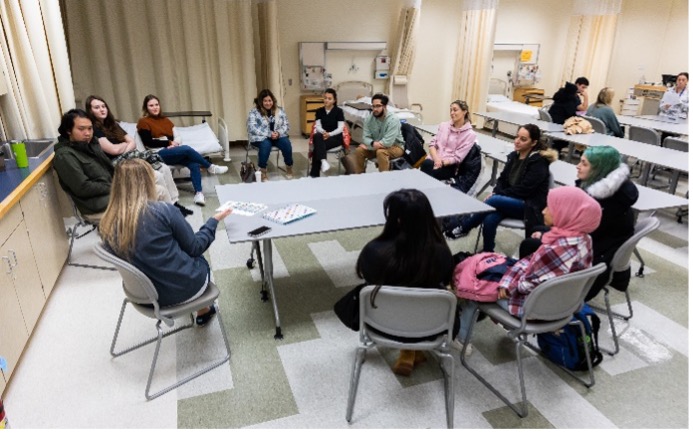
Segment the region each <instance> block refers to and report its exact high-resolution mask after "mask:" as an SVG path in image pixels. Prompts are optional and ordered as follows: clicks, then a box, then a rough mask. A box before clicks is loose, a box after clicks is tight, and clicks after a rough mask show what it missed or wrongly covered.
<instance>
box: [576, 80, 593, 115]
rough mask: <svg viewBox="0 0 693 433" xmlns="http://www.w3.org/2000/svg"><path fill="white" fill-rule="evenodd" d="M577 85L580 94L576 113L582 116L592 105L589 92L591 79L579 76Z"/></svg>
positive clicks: (578, 94)
mask: <svg viewBox="0 0 693 433" xmlns="http://www.w3.org/2000/svg"><path fill="white" fill-rule="evenodd" d="M575 86H576V87H577V96H578V100H577V102H578V106H577V111H576V114H577V115H578V116H582V115H584V114H585V112H586V111H587V108H588V107H589V106H590V100H589V95H588V94H587V88H588V87H589V86H590V81H589V80H588V79H587V78H585V77H578V79H577V80H575Z"/></svg>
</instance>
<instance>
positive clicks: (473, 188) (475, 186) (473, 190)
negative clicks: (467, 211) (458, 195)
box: [467, 143, 486, 197]
mask: <svg viewBox="0 0 693 433" xmlns="http://www.w3.org/2000/svg"><path fill="white" fill-rule="evenodd" d="M474 146H475V147H477V148H478V149H479V153H480V154H481V164H480V166H481V167H480V168H479V174H477V175H476V180H475V181H474V184H472V186H471V188H469V190H468V191H467V195H468V196H470V197H474V196H475V195H476V191H477V190H478V189H479V186H481V182H483V180H484V179H483V177H484V171H485V170H486V161H485V160H484V155H483V154H482V153H481V147H480V146H479V145H478V144H477V143H474Z"/></svg>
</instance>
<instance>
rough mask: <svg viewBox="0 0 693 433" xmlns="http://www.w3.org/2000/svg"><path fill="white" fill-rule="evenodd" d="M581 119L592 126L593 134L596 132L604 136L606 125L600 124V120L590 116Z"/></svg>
mask: <svg viewBox="0 0 693 433" xmlns="http://www.w3.org/2000/svg"><path fill="white" fill-rule="evenodd" d="M582 117H583V118H584V119H586V120H587V121H588V122H590V123H591V124H592V129H594V132H598V133H599V134H606V125H605V124H604V122H602V120H601V119H597V118H596V117H592V116H582Z"/></svg>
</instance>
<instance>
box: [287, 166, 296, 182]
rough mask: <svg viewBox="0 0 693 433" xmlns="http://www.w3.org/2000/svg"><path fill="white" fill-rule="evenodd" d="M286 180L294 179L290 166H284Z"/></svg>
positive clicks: (292, 168)
mask: <svg viewBox="0 0 693 433" xmlns="http://www.w3.org/2000/svg"><path fill="white" fill-rule="evenodd" d="M286 178H287V179H293V178H294V167H293V166H291V165H287V166H286Z"/></svg>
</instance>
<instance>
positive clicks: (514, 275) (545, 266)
mask: <svg viewBox="0 0 693 433" xmlns="http://www.w3.org/2000/svg"><path fill="white" fill-rule="evenodd" d="M542 213H543V215H544V223H545V224H546V225H547V226H549V227H551V229H550V230H549V231H548V232H546V233H544V235H543V236H542V238H541V246H540V247H539V248H538V249H537V251H535V252H534V253H533V254H532V255H530V256H527V257H525V258H523V259H521V260H519V261H518V262H517V263H515V264H514V265H513V266H512V267H511V268H509V269H508V270H507V271H506V272H505V274H504V275H503V278H501V281H500V283H499V285H498V301H497V303H498V305H500V306H501V307H503V308H505V309H506V310H508V312H509V313H510V314H512V315H513V316H517V317H521V316H522V314H523V310H522V306H523V305H524V302H525V299H526V298H527V296H528V295H529V294H530V293H531V292H532V290H534V288H535V287H537V286H538V285H539V284H541V283H543V282H544V281H547V280H549V279H551V278H555V277H558V276H561V275H564V274H567V273H570V272H576V271H580V270H582V269H586V268H589V267H590V266H592V238H590V236H589V234H588V233H591V232H593V231H594V230H595V229H596V228H597V227H598V226H599V222H600V221H601V217H602V209H601V207H600V206H599V203H598V202H597V201H596V200H595V199H593V198H592V197H590V196H589V195H588V194H587V193H586V192H585V191H583V190H582V189H580V188H577V187H574V186H564V187H560V188H555V189H552V190H549V195H548V199H547V205H546V208H545V209H544V211H543V212H542ZM475 309H476V303H475V302H473V301H466V304H465V305H464V306H463V307H462V312H461V313H460V322H461V324H460V325H461V326H460V333H459V334H458V335H457V340H458V341H460V343H463V342H464V340H465V338H466V336H467V333H468V331H469V328H470V326H471V321H472V318H473V317H474V310H475Z"/></svg>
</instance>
